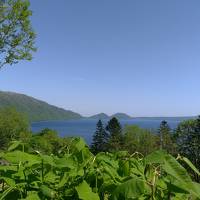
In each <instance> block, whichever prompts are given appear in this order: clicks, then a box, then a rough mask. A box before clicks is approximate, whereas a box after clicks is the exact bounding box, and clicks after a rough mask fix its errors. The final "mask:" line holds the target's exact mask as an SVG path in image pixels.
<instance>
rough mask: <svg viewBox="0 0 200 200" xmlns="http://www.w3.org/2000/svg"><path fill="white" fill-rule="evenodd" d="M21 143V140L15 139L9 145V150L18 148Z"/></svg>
mask: <svg viewBox="0 0 200 200" xmlns="http://www.w3.org/2000/svg"><path fill="white" fill-rule="evenodd" d="M20 144H21V141H13V142H12V144H11V145H10V146H9V148H8V151H12V150H14V149H16V148H17V147H18V146H19V145H20Z"/></svg>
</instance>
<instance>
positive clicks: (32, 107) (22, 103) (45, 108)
mask: <svg viewBox="0 0 200 200" xmlns="http://www.w3.org/2000/svg"><path fill="white" fill-rule="evenodd" d="M1 107H14V108H16V109H17V110H18V111H19V112H22V113H24V114H25V115H27V117H28V119H29V120H30V121H42V120H68V119H80V118H81V115H79V114H78V113H74V112H72V111H68V110H64V109H62V108H58V107H56V106H52V105H49V104H48V103H46V102H43V101H40V100H37V99H35V98H32V97H29V96H26V95H23V94H18V93H13V92H0V108H1Z"/></svg>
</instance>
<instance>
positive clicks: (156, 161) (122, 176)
mask: <svg viewBox="0 0 200 200" xmlns="http://www.w3.org/2000/svg"><path fill="white" fill-rule="evenodd" d="M199 124H200V118H198V119H196V120H192V121H191V120H190V121H185V122H183V123H181V124H180V125H179V126H178V128H177V130H175V131H174V134H172V130H171V129H170V128H169V126H168V125H167V122H162V123H161V125H160V128H159V130H158V133H159V135H155V134H153V133H151V132H150V131H148V130H145V129H141V128H139V127H137V126H126V127H125V128H124V129H122V127H121V125H120V123H119V121H118V120H117V119H116V118H112V119H111V120H110V121H109V122H108V124H107V125H106V128H104V126H103V124H102V122H101V121H100V120H99V121H98V123H97V130H96V132H95V134H94V138H93V139H94V142H93V144H92V148H91V150H90V149H89V147H88V146H87V145H86V144H85V142H84V141H83V139H81V138H60V137H59V136H58V134H57V132H55V131H53V130H50V129H44V130H42V131H41V132H39V133H37V134H32V133H31V132H30V131H29V128H28V121H27V119H26V118H25V116H24V115H23V114H20V113H18V112H17V111H16V110H14V109H12V108H6V109H2V110H0V133H1V137H0V143H1V144H2V145H1V146H0V200H3V199H5V200H17V199H26V200H37V199H38V200H40V199H41V200H43V199H58V200H59V199H60V200H63V199H66V200H68V199H69V200H71V199H73V200H78V199H82V200H91V199H92V200H93V199H94V200H119V199H120V200H129V199H138V200H141V199H143V200H147V199H152V200H157V199H166V200H168V199H176V200H181V199H187V200H198V199H200V184H199V179H198V177H199V175H200V172H199V168H200V166H199V164H198V161H199V160H200V154H197V153H196V151H198V144H199V143H200V137H199V132H200V129H199V127H200V125H199ZM161 134H162V136H161ZM166 136H167V137H166ZM160 138H161V139H162V140H160ZM105 139H106V140H105ZM187 139H188V141H187ZM160 141H162V145H161V143H160ZM167 141H170V142H172V144H173V145H174V147H176V151H174V150H173V154H174V155H173V156H172V155H170V154H169V153H167V151H168V152H169V151H170V149H169V148H168V146H167V145H165V144H167ZM8 144H9V145H8ZM96 147H97V148H96ZM160 147H162V149H166V150H158V149H160ZM176 152H177V153H176ZM192 152H193V153H194V154H192ZM93 153H94V154H93ZM178 153H181V156H180V155H179V154H178ZM195 153H196V154H195ZM175 154H176V155H175ZM185 156H187V157H185ZM188 158H189V159H188ZM190 160H191V161H192V162H191V161H190Z"/></svg>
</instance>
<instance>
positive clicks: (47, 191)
mask: <svg viewBox="0 0 200 200" xmlns="http://www.w3.org/2000/svg"><path fill="white" fill-rule="evenodd" d="M40 190H41V192H42V194H43V195H44V196H46V197H49V198H52V199H53V198H55V196H56V193H55V191H54V190H52V189H51V188H49V187H48V186H46V185H42V186H41V187H40Z"/></svg>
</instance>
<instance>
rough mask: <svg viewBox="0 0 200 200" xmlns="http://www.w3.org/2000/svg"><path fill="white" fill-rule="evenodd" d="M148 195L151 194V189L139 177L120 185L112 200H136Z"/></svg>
mask: <svg viewBox="0 0 200 200" xmlns="http://www.w3.org/2000/svg"><path fill="white" fill-rule="evenodd" d="M147 193H149V188H148V187H147V185H146V184H145V182H144V181H143V180H141V179H139V178H137V177H134V178H132V179H130V180H128V181H126V182H124V183H122V184H120V185H119V186H118V187H117V188H116V189H115V190H114V192H113V194H112V200H119V199H136V198H139V197H140V196H142V195H144V194H147Z"/></svg>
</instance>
